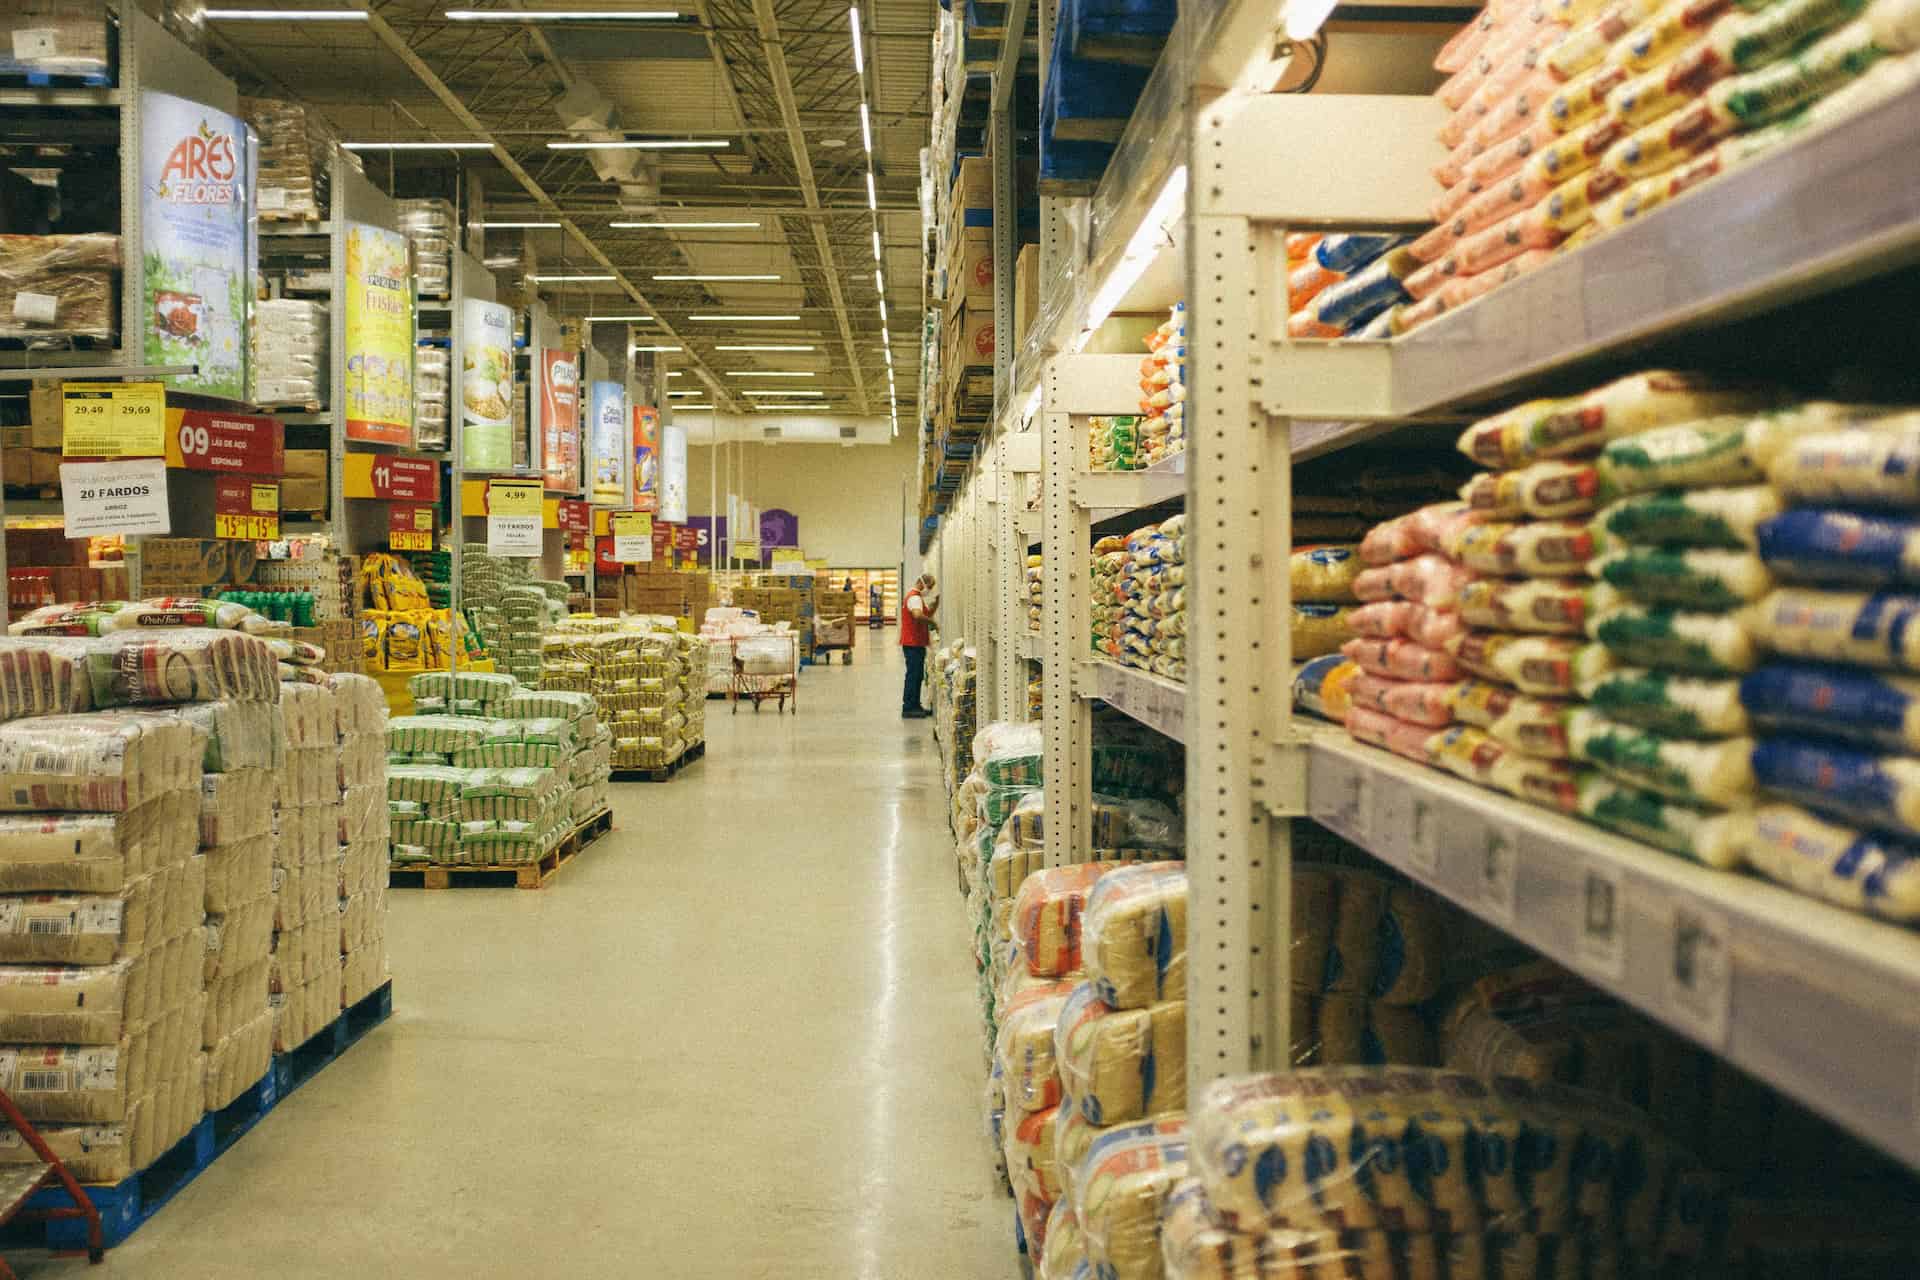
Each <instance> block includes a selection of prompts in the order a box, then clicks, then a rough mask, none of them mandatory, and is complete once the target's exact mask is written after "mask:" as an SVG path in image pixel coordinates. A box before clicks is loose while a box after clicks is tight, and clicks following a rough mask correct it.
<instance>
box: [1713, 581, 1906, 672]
mask: <svg viewBox="0 0 1920 1280" xmlns="http://www.w3.org/2000/svg"><path fill="white" fill-rule="evenodd" d="M1751 619H1752V625H1753V629H1754V632H1755V634H1756V635H1757V636H1758V637H1759V638H1760V639H1761V640H1762V641H1764V642H1765V643H1766V645H1767V647H1768V648H1770V649H1772V650H1773V651H1774V652H1775V653H1778V654H1783V655H1785V656H1787V657H1790V658H1815V659H1819V660H1821V661H1824V662H1841V663H1847V664H1850V665H1853V666H1861V667H1877V668H1883V669H1884V668H1894V669H1898V670H1902V671H1920V626H1914V625H1913V623H1914V622H1916V621H1920V595H1902V594H1899V593H1896V592H1891V591H1876V592H1872V593H1868V592H1864V591H1816V590H1814V589H1812V588H1808V587H1781V588H1779V589H1778V590H1776V591H1774V592H1772V593H1770V594H1769V595H1768V596H1767V597H1766V598H1765V599H1763V600H1762V601H1760V603H1759V604H1758V605H1757V606H1756V607H1755V609H1754V610H1753V612H1752V614H1751Z"/></svg>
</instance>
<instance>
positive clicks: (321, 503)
mask: <svg viewBox="0 0 1920 1280" xmlns="http://www.w3.org/2000/svg"><path fill="white" fill-rule="evenodd" d="M280 509H281V510H282V511H325V510H326V509H327V482H326V480H325V479H324V478H323V479H319V480H315V479H313V478H311V477H307V476H283V477H281V480H280Z"/></svg>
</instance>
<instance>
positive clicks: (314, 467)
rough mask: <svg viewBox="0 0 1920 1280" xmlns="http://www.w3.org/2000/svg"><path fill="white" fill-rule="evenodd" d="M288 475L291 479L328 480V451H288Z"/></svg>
mask: <svg viewBox="0 0 1920 1280" xmlns="http://www.w3.org/2000/svg"><path fill="white" fill-rule="evenodd" d="M286 474H287V475H288V476H289V477H305V478H306V479H309V480H325V479H326V478H327V451H326V450H325V449H289V450H287V471H286Z"/></svg>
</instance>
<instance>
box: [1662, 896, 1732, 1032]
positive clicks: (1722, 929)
mask: <svg viewBox="0 0 1920 1280" xmlns="http://www.w3.org/2000/svg"><path fill="white" fill-rule="evenodd" d="M1666 981H1667V1011H1668V1012H1669V1013H1670V1014H1672V1015H1673V1017H1674V1018H1675V1019H1677V1020H1678V1021H1679V1022H1680V1023H1681V1024H1682V1025H1683V1026H1685V1027H1686V1028H1687V1030H1688V1031H1689V1032H1690V1033H1691V1034H1692V1035H1693V1037H1694V1038H1695V1039H1696V1040H1699V1041H1700V1042H1701V1043H1702V1044H1704V1045H1707V1046H1708V1047H1710V1048H1720V1047H1722V1046H1724V1045H1725V1044H1726V1041H1727V1026H1728V1023H1729V1022H1730V1020H1731V1017H1732V1013H1733V949H1732V937H1731V935H1730V934H1729V932H1728V930H1727V922H1726V921H1725V920H1724V919H1722V918H1720V917H1719V916H1717V915H1714V914H1713V913H1712V912H1708V911H1702V910H1701V909H1700V908H1698V907H1692V906H1679V907H1675V908H1674V911H1673V949H1672V953H1671V954H1670V955H1669V957H1668V966H1667V975H1666Z"/></svg>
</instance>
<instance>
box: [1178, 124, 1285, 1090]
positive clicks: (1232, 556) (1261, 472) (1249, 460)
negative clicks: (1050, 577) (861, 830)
mask: <svg viewBox="0 0 1920 1280" xmlns="http://www.w3.org/2000/svg"><path fill="white" fill-rule="evenodd" d="M1219 130H1220V122H1219V120H1218V119H1217V118H1212V116H1211V113H1210V112H1208V111H1206V110H1202V111H1200V112H1198V113H1197V117H1196V119H1195V120H1194V121H1193V127H1192V128H1191V129H1190V130H1189V137H1190V142H1189V156H1188V163H1189V166H1190V168H1189V172H1190V173H1191V174H1192V181H1191V182H1190V183H1189V186H1188V191H1189V195H1188V201H1187V208H1188V226H1187V280H1188V290H1189V295H1188V296H1189V298H1190V305H1189V310H1188V315H1187V323H1188V326H1189V332H1188V343H1187V349H1188V351H1189V352H1191V353H1194V354H1193V358H1192V367H1191V369H1190V371H1189V374H1188V384H1187V435H1188V454H1187V456H1188V463H1187V547H1188V552H1187V573H1188V575H1189V576H1188V580H1187V595H1188V600H1189V617H1191V618H1192V619H1194V625H1193V626H1192V627H1191V629H1190V631H1189V633H1188V645H1189V646H1190V647H1189V650H1188V661H1189V667H1188V680H1187V706H1186V724H1187V726H1188V735H1187V786H1186V794H1187V797H1188V808H1187V875H1188V877H1189V881H1190V883H1191V886H1192V888H1191V893H1192V896H1193V900H1194V902H1196V903H1199V902H1206V903H1209V904H1217V906H1215V905H1210V907H1209V909H1207V910H1197V911H1194V912H1193V913H1192V914H1191V917H1190V919H1189V924H1188V930H1189V934H1188V944H1187V945H1188V956H1189V967H1188V975H1187V993H1188V994H1187V1010H1188V1015H1187V1016H1188V1026H1187V1086H1188V1088H1189V1089H1197V1088H1199V1087H1200V1086H1201V1085H1203V1084H1205V1083H1206V1082H1208V1081H1210V1080H1214V1079H1217V1078H1219V1077H1221V1076H1226V1075H1232V1074H1236V1073H1239V1072H1245V1071H1249V1070H1252V1069H1255V1068H1256V1067H1262V1066H1276V1065H1284V1063H1285V1062H1286V1056H1287V1046H1288V1045H1289V1044H1290V1043H1291V1030H1292V1029H1291V1028H1290V1027H1289V1026H1288V1020H1289V1019H1288V1013H1289V1010H1288V1001H1287V1000H1286V999H1284V998H1281V995H1280V988H1281V985H1282V984H1283V983H1285V982H1286V981H1287V980H1288V974H1287V972H1286V964H1287V957H1288V955H1289V954H1290V947H1291V938H1290V936H1289V934H1290V928H1291V923H1290V922H1291V918H1292V916H1291V903H1290V888H1291V880H1292V842H1291V839H1290V832H1289V827H1288V824H1287V823H1286V822H1285V821H1280V820H1275V819H1273V818H1271V817H1269V811H1268V808H1266V807H1263V805H1262V803H1261V799H1262V797H1261V795H1260V792H1259V789H1258V784H1257V779H1259V778H1261V777H1263V776H1265V775H1264V772H1263V770H1264V767H1265V766H1267V765H1270V764H1274V763H1284V764H1285V765H1286V767H1292V768H1297V769H1300V770H1302V771H1304V769H1305V759H1304V756H1300V757H1298V758H1297V759H1293V758H1290V759H1287V760H1285V761H1284V762H1278V761H1274V760H1272V759H1271V757H1272V756H1273V755H1274V752H1275V750H1276V748H1277V747H1279V746H1280V745H1281V744H1278V743H1275V742H1273V741H1272V740H1271V739H1270V737H1269V734H1271V733H1272V732H1275V731H1276V729H1277V731H1279V732H1285V731H1286V728H1287V726H1288V708H1287V706H1286V703H1285V698H1284V697H1283V696H1282V695H1283V694H1284V693H1285V691H1286V690H1287V687H1288V685H1287V681H1288V677H1289V675H1290V673H1291V670H1292V665H1291V661H1290V658H1291V654H1290V636H1289V633H1288V629H1287V627H1286V625H1284V622H1283V624H1282V625H1280V626H1278V627H1275V626H1272V625H1270V620H1271V619H1272V618H1273V617H1274V616H1275V615H1276V613H1278V615H1279V616H1281V617H1282V618H1283V619H1284V617H1285V615H1286V613H1287V611H1288V604H1287V599H1286V592H1287V579H1286V576H1285V574H1283V573H1277V572H1271V571H1270V570H1269V568H1268V566H1269V565H1270V564H1274V563H1279V562H1281V561H1283V560H1284V557H1285V551H1286V547H1287V535H1288V531H1289V529H1290V527H1291V522H1290V520H1289V518H1288V505H1289V503H1288V497H1289V492H1290V484H1291V475H1290V472H1291V466H1290V459H1289V457H1288V454H1287V451H1286V449H1285V447H1284V446H1283V447H1281V448H1278V449H1269V448H1268V444H1267V441H1268V435H1267V420H1266V418H1265V416H1264V415H1263V414H1261V413H1260V412H1259V411H1258V408H1257V406H1256V398H1255V394H1254V392H1255V390H1256V380H1257V378H1258V376H1259V364H1258V356H1257V354H1256V351H1255V346H1254V344H1255V337H1254V335H1255V334H1257V333H1259V332H1260V331H1261V326H1260V325H1259V323H1258V320H1259V314H1258V313H1259V308H1260V306H1261V305H1262V300H1261V296H1260V290H1259V281H1260V280H1261V276H1260V275H1259V274H1258V273H1257V272H1256V271H1255V269H1254V268H1255V265H1256V254H1255V246H1254V241H1253V235H1252V232H1251V229H1250V224H1249V223H1248V220H1247V219H1246V218H1245V217H1244V216H1240V217H1236V216H1232V215H1230V214H1222V213H1219V212H1216V210H1217V208H1218V197H1219V194H1220V190H1221V184H1222V180H1223V176H1224V173H1225V171H1226V169H1227V168H1228V167H1229V166H1230V165H1232V164H1234V163H1236V162H1239V163H1245V162H1246V161H1247V160H1248V157H1247V156H1246V155H1244V154H1243V155H1240V156H1238V157H1236V156H1234V155H1232V154H1231V148H1227V147H1223V146H1221V145H1219V143H1220V131H1219ZM1276 591H1277V593H1278V594H1277V596H1276V595H1274V593H1275V592H1276ZM1270 597H1271V598H1270ZM1276 684H1277V686H1278V687H1277V688H1276V687H1275V686H1276ZM1276 708H1277V712H1278V718H1277V719H1276V718H1275V716H1274V714H1273V712H1274V710H1275V709H1276ZM1302 812H1304V810H1302Z"/></svg>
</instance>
